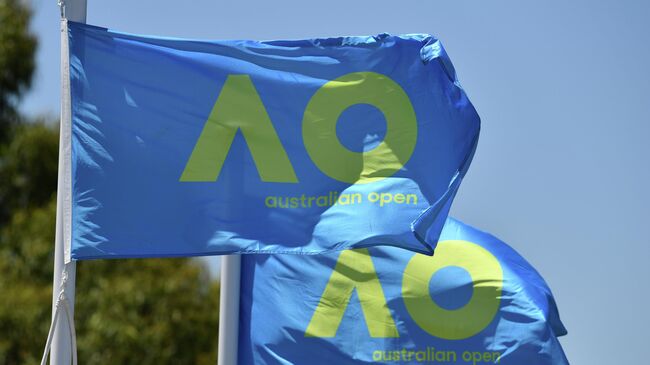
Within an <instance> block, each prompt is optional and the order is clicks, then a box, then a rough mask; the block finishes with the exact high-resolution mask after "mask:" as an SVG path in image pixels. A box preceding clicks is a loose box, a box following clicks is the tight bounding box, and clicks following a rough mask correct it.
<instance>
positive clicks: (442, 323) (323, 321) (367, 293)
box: [305, 240, 503, 340]
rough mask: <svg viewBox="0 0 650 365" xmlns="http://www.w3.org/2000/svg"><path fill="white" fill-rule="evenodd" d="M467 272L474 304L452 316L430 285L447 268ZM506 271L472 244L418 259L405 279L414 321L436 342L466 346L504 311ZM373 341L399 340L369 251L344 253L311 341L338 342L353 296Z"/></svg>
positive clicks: (312, 325) (453, 244)
mask: <svg viewBox="0 0 650 365" xmlns="http://www.w3.org/2000/svg"><path fill="white" fill-rule="evenodd" d="M449 266H455V267H460V268H463V269H465V270H466V271H467V272H468V273H469V275H470V276H471V278H472V282H473V292H472V297H471V299H470V300H469V301H468V302H467V303H466V304H465V305H464V306H462V307H460V308H457V309H453V310H449V309H445V308H442V307H441V306H439V305H438V304H437V303H436V302H435V301H434V300H433V299H432V297H431V295H430V292H429V282H430V280H431V278H432V277H433V275H434V274H435V273H436V272H438V271H439V270H441V269H442V268H445V267H449ZM502 287H503V271H502V269H501V265H500V264H499V261H498V260H497V259H496V258H495V257H494V256H493V255H492V254H491V253H490V252H488V251H487V250H485V249H484V248H483V247H481V246H479V245H477V244H474V243H471V242H467V241H458V240H450V241H442V242H440V243H439V244H438V247H437V248H436V253H435V255H434V256H432V257H430V256H425V255H417V254H416V255H414V256H413V258H412V259H411V260H410V261H409V263H408V264H407V266H406V268H405V270H404V273H403V277H402V297H403V299H404V304H405V307H406V309H407V311H408V313H409V315H410V316H411V318H412V319H413V321H414V322H415V323H416V324H417V325H418V326H419V327H420V328H422V329H423V330H424V331H426V332H427V333H429V334H430V335H432V336H435V337H438V338H443V339H448V340H461V339H465V338H469V337H472V336H474V335H476V334H477V333H479V332H481V331H482V330H483V329H484V328H485V327H487V326H488V325H489V324H490V323H491V322H492V319H493V318H494V316H495V315H496V313H497V311H498V310H499V305H500V297H501V289H502ZM354 290H356V291H357V296H358V298H359V303H360V305H361V309H362V311H363V315H364V318H365V321H366V325H367V326H368V332H369V334H370V336H371V337H399V333H398V331H397V327H396V326H395V321H394V319H393V317H392V315H391V312H390V309H389V308H388V304H387V302H386V298H385V296H384V292H383V289H382V287H381V284H380V282H379V279H378V277H377V272H376V271H375V268H374V265H373V263H372V259H371V257H370V255H369V254H368V250H366V249H360V250H348V251H343V252H342V253H341V255H340V256H339V258H338V261H337V263H336V267H335V268H334V271H333V272H332V275H331V277H330V279H329V281H328V283H327V286H326V287H325V290H324V292H323V295H322V296H321V298H320V301H319V303H318V306H317V307H316V310H315V312H314V314H313V316H312V318H311V321H310V322H309V325H308V326H307V330H306V331H305V336H307V337H334V336H336V332H337V330H338V328H339V325H340V324H341V321H342V320H343V315H344V314H345V310H346V308H347V306H348V304H349V301H350V298H351V296H352V293H353V291H354Z"/></svg>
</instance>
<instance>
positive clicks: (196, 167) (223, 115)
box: [180, 75, 298, 183]
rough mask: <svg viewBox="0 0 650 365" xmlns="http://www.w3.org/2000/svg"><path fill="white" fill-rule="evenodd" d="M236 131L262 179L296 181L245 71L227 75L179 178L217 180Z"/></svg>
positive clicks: (287, 158) (285, 154)
mask: <svg viewBox="0 0 650 365" xmlns="http://www.w3.org/2000/svg"><path fill="white" fill-rule="evenodd" d="M237 131H241V133H242V135H243V136H244V139H245V140H246V144H247V145H248V148H249V150H250V152H251V155H252V156H253V160H254V161H255V166H256V167H257V171H258V173H259V175H260V178H261V179H262V181H268V182H285V183H296V182H298V179H297V177H296V174H295V172H294V170H293V167H292V166H291V162H290V161H289V157H288V156H287V153H286V151H285V150H284V147H283V146H282V143H281V142H280V139H279V138H278V134H277V133H276V131H275V128H273V124H272V123H271V120H270V119H269V116H268V114H267V113H266V109H265V108H264V104H262V100H260V97H259V95H258V94H257V91H256V90H255V86H253V83H252V81H251V79H250V77H249V76H248V75H230V76H228V78H227V79H226V82H225V83H224V85H223V88H222V90H221V93H220V94H219V97H218V98H217V101H216V103H215V104H214V107H213V108H212V112H211V113H210V116H209V117H208V120H207V121H206V122H205V126H204V127H203V131H202V132H201V135H200V136H199V139H198V141H197V142H196V145H195V146H194V150H193V151H192V154H191V156H190V158H189V160H188V161H187V165H186V166H185V170H184V171H183V174H182V175H181V178H180V181H183V182H199V181H216V180H217V177H219V173H220V172H221V168H222V167H223V164H224V162H225V160H226V157H227V155H228V151H229V150H230V146H231V145H232V142H233V140H234V139H235V135H236V134H237Z"/></svg>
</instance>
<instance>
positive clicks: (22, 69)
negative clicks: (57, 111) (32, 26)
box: [0, 0, 36, 143]
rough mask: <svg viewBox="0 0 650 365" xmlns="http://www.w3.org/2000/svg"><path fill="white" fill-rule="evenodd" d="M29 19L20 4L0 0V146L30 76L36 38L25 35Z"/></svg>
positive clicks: (7, 135) (6, 135)
mask: <svg viewBox="0 0 650 365" xmlns="http://www.w3.org/2000/svg"><path fill="white" fill-rule="evenodd" d="M30 16H31V13H30V11H29V9H28V8H27V7H25V6H24V2H21V1H19V0H0V143H1V142H4V141H6V140H7V139H8V137H9V132H10V129H11V128H10V126H11V124H12V122H14V121H15V120H16V118H17V116H16V109H15V105H16V103H17V102H18V99H19V98H20V96H21V95H22V93H23V92H24V91H25V90H27V89H28V88H29V86H30V84H31V81H32V75H33V73H34V52H35V51H36V38H35V37H34V35H33V34H31V33H30V32H29V27H28V25H29V19H30Z"/></svg>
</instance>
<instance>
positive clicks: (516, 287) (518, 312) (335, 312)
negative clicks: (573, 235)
mask: <svg viewBox="0 0 650 365" xmlns="http://www.w3.org/2000/svg"><path fill="white" fill-rule="evenodd" d="M350 252H352V251H343V252H341V253H330V254H327V255H320V256H292V255H255V256H245V257H243V258H242V277H241V280H242V281H241V299H240V317H239V318H240V321H239V323H240V329H239V331H240V332H239V355H238V356H239V363H240V364H247V365H250V364H255V365H262V364H265V365H271V364H282V365H287V364H310V365H320V364H323V365H325V364H327V365H329V364H337V365H346V364H377V363H387V364H434V363H435V364H488V363H490V364H491V363H499V364H504V365H509V364H512V365H521V364H526V365H550V364H568V361H567V359H566V357H565V355H564V352H563V350H562V347H561V345H560V343H559V341H558V338H557V337H558V336H562V335H564V334H566V330H565V328H564V326H563V325H562V323H561V321H560V318H559V314H558V310H557V307H556V304H555V301H554V299H553V296H552V294H551V291H550V289H549V288H548V286H547V284H546V283H545V282H544V279H543V278H542V277H541V276H540V275H539V273H538V272H537V271H536V270H535V269H534V268H533V267H532V266H531V265H530V264H529V263H528V262H526V260H525V259H524V258H523V257H521V256H520V255H519V254H518V253H517V252H515V251H514V250H513V249H512V248H511V247H509V246H508V245H506V244H505V243H503V242H501V241H499V240H498V239H497V238H495V237H493V236H491V235H489V234H487V233H484V232H481V231H478V230H476V229H474V228H472V227H470V226H467V225H465V224H463V223H461V222H459V221H457V220H455V219H452V218H449V219H448V220H447V223H446V225H445V226H444V229H443V231H442V235H441V238H440V242H439V244H438V249H437V250H436V252H435V253H434V255H433V257H430V256H425V255H421V254H414V253H412V252H408V251H406V250H400V249H396V248H392V247H373V248H369V249H360V250H354V256H350V258H351V259H349V260H348V259H343V255H345V254H350ZM366 254H369V256H368V255H366ZM368 258H370V259H371V262H372V266H369V265H367V261H366V260H367V259H368ZM337 262H338V264H337ZM335 268H336V269H335ZM434 268H435V269H434ZM428 270H432V271H434V272H430V271H429V272H428ZM377 282H378V283H379V285H376V284H377ZM373 285H374V286H373ZM418 285H420V286H419V287H418ZM350 288H352V292H350V291H349V290H350ZM413 303H424V305H423V306H421V307H417V306H414V304H413ZM473 305H477V306H475V307H473V309H472V306H473ZM490 308H492V309H490ZM319 311H320V314H324V315H323V316H319V315H318V314H317V313H318V312H319ZM341 314H342V317H340V316H341Z"/></svg>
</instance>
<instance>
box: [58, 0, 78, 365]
mask: <svg viewBox="0 0 650 365" xmlns="http://www.w3.org/2000/svg"><path fill="white" fill-rule="evenodd" d="M63 4H64V6H65V15H66V17H67V18H68V19H69V20H72V21H76V22H82V23H85V22H86V0H65V1H64V3H63ZM61 31H62V32H63V29H62V30H61ZM61 42H62V43H61V87H62V88H61V90H62V92H68V93H69V92H70V89H69V87H66V85H68V84H69V80H65V78H66V77H67V76H65V77H64V75H68V70H64V68H65V67H67V64H68V62H67V60H65V59H64V58H65V57H68V52H67V34H61ZM63 42H66V43H63ZM64 61H65V62H64ZM68 97H69V96H68ZM64 98H66V97H65V96H64V95H61V100H62V103H61V122H60V124H61V133H60V135H61V136H64V135H66V133H63V132H64V131H63V128H67V127H69V124H68V123H66V122H64V121H66V120H67V121H69V120H70V119H69V118H70V111H69V110H67V108H66V107H65V105H64V103H63V100H64ZM66 163H68V164H69V163H70V162H69V161H67V162H66V161H65V158H64V141H63V140H60V141H59V177H58V183H57V204H56V233H55V239H54V282H53V286H52V317H54V310H55V306H56V303H57V300H58V298H59V292H60V289H61V284H62V282H63V280H64V279H63V273H64V270H66V271H67V278H66V281H65V293H66V296H67V298H68V301H69V306H70V312H71V314H74V298H75V275H76V265H75V263H74V261H72V262H69V263H68V264H67V267H66V263H65V251H64V250H65V242H64V227H63V200H64V199H63V191H64V189H66V186H65V184H64V173H63V172H64V170H65V169H64V167H65V164H66ZM66 321H68V318H67V317H66V316H60V320H59V321H58V323H56V327H55V328H54V333H53V337H52V349H51V352H50V365H67V364H70V363H71V361H72V346H71V341H70V337H71V333H70V329H69V326H68V323H67V322H66Z"/></svg>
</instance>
